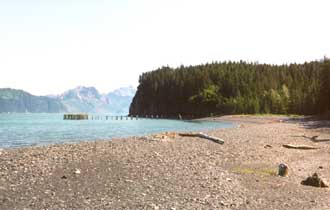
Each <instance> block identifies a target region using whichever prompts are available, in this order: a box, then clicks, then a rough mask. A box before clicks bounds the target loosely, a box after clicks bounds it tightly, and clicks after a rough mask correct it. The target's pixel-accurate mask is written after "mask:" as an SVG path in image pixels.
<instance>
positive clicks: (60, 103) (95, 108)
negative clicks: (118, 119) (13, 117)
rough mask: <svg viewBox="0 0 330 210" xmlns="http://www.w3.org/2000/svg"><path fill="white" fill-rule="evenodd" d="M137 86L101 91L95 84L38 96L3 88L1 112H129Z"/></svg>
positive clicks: (0, 101) (124, 113)
mask: <svg viewBox="0 0 330 210" xmlns="http://www.w3.org/2000/svg"><path fill="white" fill-rule="evenodd" d="M135 92H136V90H135V89H134V88H133V87H131V86H130V87H123V88H119V89H116V90H114V91H112V92H109V93H105V94H101V93H100V92H99V91H98V90H97V89H96V88H94V87H84V86H78V87H76V88H74V89H71V90H68V91H65V92H64V93H62V94H60V95H55V96H54V95H49V96H34V95H32V94H30V93H27V92H25V91H23V90H15V89H9V88H3V89H0V113H1V112H5V113H7V112H32V113H38V112H49V113H58V112H87V113H107V114H112V115H127V114H128V110H129V106H130V104H131V102H132V98H133V96H134V95H135Z"/></svg>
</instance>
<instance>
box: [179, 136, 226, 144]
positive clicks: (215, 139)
mask: <svg viewBox="0 0 330 210" xmlns="http://www.w3.org/2000/svg"><path fill="white" fill-rule="evenodd" d="M179 136H183V137H199V138H203V139H207V140H211V141H213V142H215V143H218V144H223V143H225V141H224V140H222V139H220V138H218V137H214V136H209V135H206V134H205V133H179Z"/></svg>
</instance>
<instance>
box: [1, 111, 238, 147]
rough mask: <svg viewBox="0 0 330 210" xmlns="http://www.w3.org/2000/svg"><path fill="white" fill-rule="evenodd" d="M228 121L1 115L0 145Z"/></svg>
mask: <svg viewBox="0 0 330 210" xmlns="http://www.w3.org/2000/svg"><path fill="white" fill-rule="evenodd" d="M233 126H234V125H233V124H232V123H228V122H206V121H203V122H196V121H194V122H192V121H179V120H151V119H138V120H135V119H134V120H130V119H129V120H126V119H124V120H106V119H105V117H104V116H103V117H102V119H100V120H81V121H75V120H63V114H0V148H12V147H23V146H31V145H45V144H53V143H69V142H78V141H86V140H100V139H111V138H113V137H127V136H142V135H146V134H153V133H159V132H164V131H196V130H209V129H214V128H229V127H233Z"/></svg>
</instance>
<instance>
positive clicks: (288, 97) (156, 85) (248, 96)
mask: <svg viewBox="0 0 330 210" xmlns="http://www.w3.org/2000/svg"><path fill="white" fill-rule="evenodd" d="M139 82H140V85H139V87H138V91H137V93H136V95H135V97H134V99H133V102H132V104H131V107H130V114H131V115H163V116H164V117H176V116H178V115H179V114H181V116H185V117H201V116H209V115H211V114H217V115H221V114H243V113H245V114H256V113H274V114H306V115H309V114H319V113H321V112H326V111H327V110H330V61H329V60H327V59H325V60H324V61H320V62H316V61H315V62H309V63H304V64H291V65H280V66H278V65H267V64H256V63H246V62H223V63H212V64H205V65H199V66H188V67H183V66H181V67H179V68H176V69H172V68H169V67H162V68H160V69H158V70H155V71H152V72H147V73H144V74H142V75H141V76H140V81H139Z"/></svg>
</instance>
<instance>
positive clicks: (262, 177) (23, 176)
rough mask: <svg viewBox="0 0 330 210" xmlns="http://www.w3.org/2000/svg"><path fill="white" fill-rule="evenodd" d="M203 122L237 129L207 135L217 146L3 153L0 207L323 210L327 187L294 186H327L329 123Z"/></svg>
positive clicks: (151, 144)
mask: <svg viewBox="0 0 330 210" xmlns="http://www.w3.org/2000/svg"><path fill="white" fill-rule="evenodd" d="M209 120H225V121H233V122H236V123H237V124H238V126H237V127H235V128H229V129H217V130H212V131H206V132H205V133H206V134H208V135H211V136H215V137H219V138H221V139H223V140H224V141H225V143H224V144H223V145H221V144H217V143H214V142H212V141H209V140H206V139H201V138H197V137H180V136H178V135H176V136H175V137H174V138H170V137H169V138H164V139H159V140H151V139H150V138H141V137H134V138H127V139H114V140H112V141H96V142H83V143H78V144H61V145H50V146H42V147H28V148H20V149H9V150H0V161H1V165H0V209H4V210H9V209H26V210H29V209H31V210H36V209H38V210H39V209H40V210H41V209H54V210H55V209H86V210H87V209H114V210H118V209H133V210H134V209H169V210H174V209H176V210H178V209H330V189H329V188H318V187H311V186H304V185H302V184H301V181H303V180H305V179H306V178H307V177H308V176H310V175H312V174H313V173H317V174H318V175H319V176H320V177H322V179H324V180H325V181H326V182H327V183H328V184H330V183H329V182H328V181H330V162H329V160H330V140H329V141H327V140H328V139H330V125H329V123H327V122H325V121H307V120H304V119H289V118H284V117H283V118H281V117H257V116H224V117H219V118H209ZM315 136H316V137H315ZM315 140H317V141H315ZM283 144H294V145H302V144H303V145H309V146H315V147H317V148H318V149H315V150H300V149H288V148H284V147H283V146H282V145H283ZM280 163H285V164H287V165H288V167H289V174H288V176H287V177H279V176H277V175H276V174H277V169H278V165H279V164H280Z"/></svg>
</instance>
